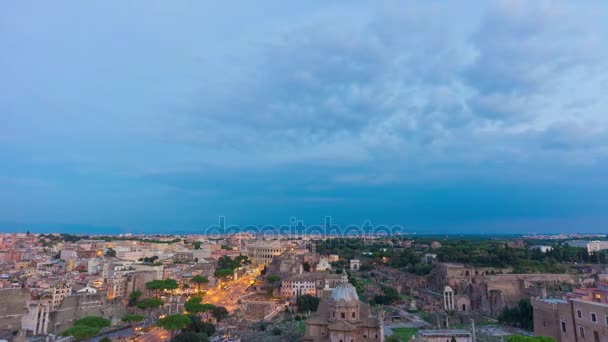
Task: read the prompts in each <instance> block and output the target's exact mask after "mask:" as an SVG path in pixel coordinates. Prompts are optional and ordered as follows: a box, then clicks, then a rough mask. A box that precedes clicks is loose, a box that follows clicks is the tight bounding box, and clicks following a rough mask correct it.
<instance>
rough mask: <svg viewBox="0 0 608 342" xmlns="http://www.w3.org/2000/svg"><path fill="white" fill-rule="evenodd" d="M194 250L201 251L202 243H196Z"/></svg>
mask: <svg viewBox="0 0 608 342" xmlns="http://www.w3.org/2000/svg"><path fill="white" fill-rule="evenodd" d="M194 249H201V243H200V241H196V242H194Z"/></svg>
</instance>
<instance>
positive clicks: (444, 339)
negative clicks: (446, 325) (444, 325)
mask: <svg viewBox="0 0 608 342" xmlns="http://www.w3.org/2000/svg"><path fill="white" fill-rule="evenodd" d="M416 340H417V341H420V342H452V341H454V340H456V342H473V336H472V335H471V333H470V332H468V331H466V330H462V329H440V330H420V331H418V333H417V334H416Z"/></svg>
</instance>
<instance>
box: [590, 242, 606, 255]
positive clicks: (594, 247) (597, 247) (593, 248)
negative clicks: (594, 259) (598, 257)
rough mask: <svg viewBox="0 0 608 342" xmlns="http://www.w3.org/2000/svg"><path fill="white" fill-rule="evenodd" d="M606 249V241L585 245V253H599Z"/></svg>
mask: <svg viewBox="0 0 608 342" xmlns="http://www.w3.org/2000/svg"><path fill="white" fill-rule="evenodd" d="M606 249H608V241H589V243H587V252H589V253H593V252H599V251H603V250H606Z"/></svg>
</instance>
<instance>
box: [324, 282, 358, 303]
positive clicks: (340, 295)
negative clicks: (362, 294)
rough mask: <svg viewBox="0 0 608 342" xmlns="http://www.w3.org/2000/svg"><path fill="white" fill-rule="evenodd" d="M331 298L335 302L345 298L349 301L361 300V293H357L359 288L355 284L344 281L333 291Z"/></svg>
mask: <svg viewBox="0 0 608 342" xmlns="http://www.w3.org/2000/svg"><path fill="white" fill-rule="evenodd" d="M330 299H331V300H332V301H335V302H338V301H340V300H345V301H347V302H359V295H357V290H356V289H355V287H354V286H352V285H351V284H349V283H344V284H340V285H338V286H337V287H336V288H335V289H334V290H333V291H332V292H331V297H330Z"/></svg>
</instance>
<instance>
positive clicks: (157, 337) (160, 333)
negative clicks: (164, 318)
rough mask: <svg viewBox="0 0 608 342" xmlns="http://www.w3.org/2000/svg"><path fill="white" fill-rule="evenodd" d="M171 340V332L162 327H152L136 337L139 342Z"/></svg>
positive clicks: (165, 341) (164, 341)
mask: <svg viewBox="0 0 608 342" xmlns="http://www.w3.org/2000/svg"><path fill="white" fill-rule="evenodd" d="M169 340H171V333H170V332H169V331H167V330H165V329H161V328H152V330H150V331H148V332H146V333H145V334H143V335H140V336H138V337H137V339H136V341H138V342H168V341H169Z"/></svg>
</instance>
